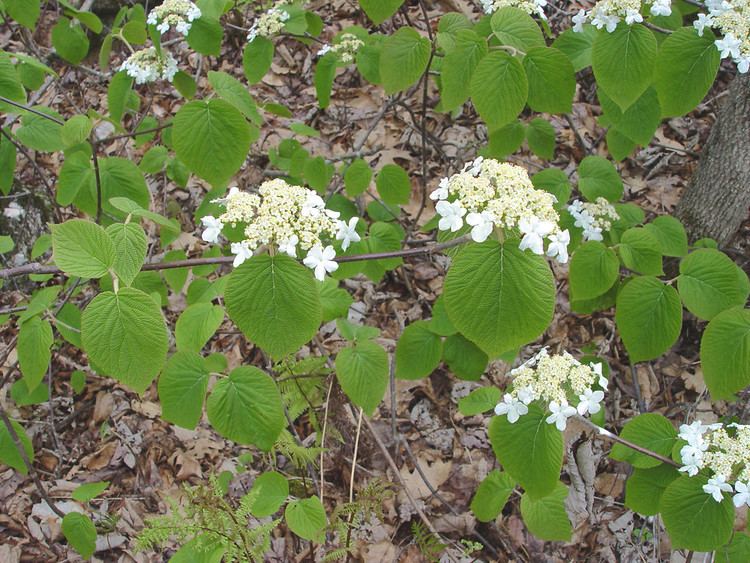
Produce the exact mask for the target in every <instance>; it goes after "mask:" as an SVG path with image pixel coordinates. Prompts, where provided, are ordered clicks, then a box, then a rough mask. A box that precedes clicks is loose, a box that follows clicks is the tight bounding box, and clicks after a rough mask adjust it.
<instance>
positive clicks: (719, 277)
mask: <svg viewBox="0 0 750 563" xmlns="http://www.w3.org/2000/svg"><path fill="white" fill-rule="evenodd" d="M677 290H678V291H679V292H680V297H681V298H682V302H683V303H684V304H685V307H686V308H687V310H688V311H690V312H691V313H693V314H694V315H695V316H696V317H699V318H701V319H704V320H707V321H710V320H711V319H713V318H714V317H715V316H716V315H718V314H719V313H721V312H722V311H724V310H726V309H730V308H732V307H735V306H737V305H744V303H745V302H746V301H747V296H748V283H747V275H746V274H745V273H744V272H743V271H742V270H741V269H739V268H738V267H737V265H736V264H735V263H734V262H732V260H731V259H730V258H729V257H728V256H727V255H726V254H724V253H723V252H721V251H719V250H715V249H713V248H700V249H698V250H696V251H695V252H692V253H690V254H688V255H687V256H686V257H685V258H683V259H682V261H681V262H680V275H679V277H678V278H677Z"/></svg>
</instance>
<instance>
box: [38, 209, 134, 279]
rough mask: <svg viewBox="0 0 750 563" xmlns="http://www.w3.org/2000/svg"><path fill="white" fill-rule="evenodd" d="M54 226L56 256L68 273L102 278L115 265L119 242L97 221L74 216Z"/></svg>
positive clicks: (53, 237)
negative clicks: (116, 245) (115, 242)
mask: <svg viewBox="0 0 750 563" xmlns="http://www.w3.org/2000/svg"><path fill="white" fill-rule="evenodd" d="M51 229H52V258H53V260H54V261H55V264H57V265H58V266H59V267H60V269H61V270H62V271H63V272H65V273H66V274H68V275H70V276H78V277H81V278H100V277H102V276H104V275H106V274H107V272H108V271H109V269H110V268H111V267H112V266H113V265H114V263H115V258H116V256H115V245H114V243H113V242H112V239H111V238H110V237H109V235H108V234H107V231H105V230H104V229H103V228H102V227H100V226H99V225H97V224H96V223H92V222H91V221H85V220H83V219H71V220H70V221H66V222H65V223H60V224H59V225H51ZM144 254H145V253H144ZM142 264H143V262H141V264H140V265H142ZM140 265H139V266H140Z"/></svg>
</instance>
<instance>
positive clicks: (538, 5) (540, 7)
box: [479, 0, 547, 20]
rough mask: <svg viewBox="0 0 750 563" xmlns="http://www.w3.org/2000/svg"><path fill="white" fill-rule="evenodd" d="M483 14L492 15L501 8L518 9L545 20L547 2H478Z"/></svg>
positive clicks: (497, 0) (485, 0)
mask: <svg viewBox="0 0 750 563" xmlns="http://www.w3.org/2000/svg"><path fill="white" fill-rule="evenodd" d="M479 1H480V2H481V3H482V9H483V10H484V13H485V14H492V13H494V12H497V11H498V10H499V9H501V8H519V9H521V10H523V11H524V12H526V13H527V14H529V15H533V14H536V15H538V16H539V17H540V18H542V19H545V20H546V19H547V16H546V15H545V14H544V8H545V6H546V5H547V0H479Z"/></svg>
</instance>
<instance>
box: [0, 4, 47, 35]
mask: <svg viewBox="0 0 750 563" xmlns="http://www.w3.org/2000/svg"><path fill="white" fill-rule="evenodd" d="M3 4H4V6H5V9H6V10H7V12H8V15H9V16H10V17H11V18H13V19H14V20H16V21H17V22H18V23H20V24H21V25H22V26H24V27H27V28H29V29H30V30H31V31H34V29H35V28H36V22H37V20H38V19H39V2H37V1H36V0H31V1H30V0H3Z"/></svg>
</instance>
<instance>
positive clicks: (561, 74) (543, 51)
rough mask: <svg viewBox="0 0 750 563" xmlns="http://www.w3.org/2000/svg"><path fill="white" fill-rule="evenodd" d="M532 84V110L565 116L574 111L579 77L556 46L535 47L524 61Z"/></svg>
mask: <svg viewBox="0 0 750 563" xmlns="http://www.w3.org/2000/svg"><path fill="white" fill-rule="evenodd" d="M523 68H524V70H525V71H526V77H527V78H528V81H529V99H528V101H527V103H528V104H529V107H530V108H531V109H533V110H535V111H539V112H547V113H566V112H569V111H571V109H572V108H573V96H574V95H575V93H576V77H575V70H573V64H572V63H571V62H570V59H568V57H566V56H565V55H564V54H563V53H562V51H558V50H557V49H555V48H553V47H533V48H531V49H529V50H528V51H527V53H526V56H525V57H524V58H523Z"/></svg>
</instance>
